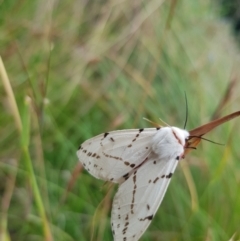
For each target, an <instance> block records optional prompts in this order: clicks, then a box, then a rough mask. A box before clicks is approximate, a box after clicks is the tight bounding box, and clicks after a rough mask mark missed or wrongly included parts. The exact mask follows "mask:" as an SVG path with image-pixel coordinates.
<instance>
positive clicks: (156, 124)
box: [143, 117, 161, 127]
mask: <svg viewBox="0 0 240 241" xmlns="http://www.w3.org/2000/svg"><path fill="white" fill-rule="evenodd" d="M143 119H144V120H145V121H148V122H150V123H151V124H153V125H154V126H156V127H161V126H160V125H159V124H158V123H156V122H153V121H151V120H149V119H148V118H145V117H143Z"/></svg>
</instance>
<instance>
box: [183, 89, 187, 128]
mask: <svg viewBox="0 0 240 241" xmlns="http://www.w3.org/2000/svg"><path fill="white" fill-rule="evenodd" d="M184 95H185V103H186V116H185V123H184V126H183V129H184V130H185V128H186V125H187V120H188V102H187V94H186V92H185V91H184Z"/></svg>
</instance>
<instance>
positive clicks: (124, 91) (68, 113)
mask: <svg viewBox="0 0 240 241" xmlns="http://www.w3.org/2000/svg"><path fill="white" fill-rule="evenodd" d="M218 10H219V9H218V7H217V5H214V4H213V2H212V1H191V0H183V1H177V0H171V1H163V0H152V1H113V0H107V1H77V0H72V1H53V0H50V1H40V0H32V1H22V0H19V1H13V0H8V1H1V2H0V25H1V28H0V50H1V57H2V61H3V64H4V66H5V69H4V66H3V65H2V64H1V68H0V76H1V77H0V79H1V82H0V83H1V84H0V92H1V95H0V100H1V105H0V113H1V115H0V124H1V125H0V136H1V138H0V156H1V157H0V195H1V217H0V218H1V219H0V225H1V226H0V237H1V238H0V240H4V241H8V240H11V241H14V240H17V241H40V240H46V241H53V240H55V241H73V240H81V241H88V240H94V241H96V240H97V241H101V240H104V241H108V240H112V233H111V229H110V210H111V202H112V198H113V195H114V193H115V191H116V188H117V187H116V186H114V187H113V186H109V185H104V182H102V181H100V180H96V179H95V178H93V177H92V176H90V175H89V174H88V173H87V172H86V171H83V170H82V169H81V168H80V167H79V164H78V160H77V157H76V150H77V148H78V146H79V144H81V143H82V142H83V141H84V140H86V139H88V138H90V137H92V136H94V135H97V134H99V133H102V132H105V131H111V130H115V129H123V128H140V127H150V126H151V123H148V122H146V121H145V120H143V117H146V118H148V119H151V120H152V121H154V122H159V120H158V117H161V118H162V119H163V120H164V121H166V122H167V123H168V124H169V125H175V126H179V127H182V126H183V124H184V118H185V110H186V107H185V101H184V92H186V94H187V97H188V102H189V116H188V117H189V121H188V124H187V129H193V128H194V127H197V126H199V125H201V124H204V123H206V122H208V121H209V120H210V119H211V118H212V116H213V114H214V113H215V116H219V115H220V116H223V115H225V114H228V113H231V112H233V111H236V110H239V109H240V107H239V104H238V103H239V96H238V93H239V91H240V86H239V84H238V82H237V80H238V78H239V58H238V50H237V49H236V47H235V44H234V41H233V40H232V38H231V36H230V30H229V29H230V28H229V26H228V24H227V23H226V22H223V21H221V20H220V19H219V17H218V13H219V11H218ZM4 70H6V72H7V75H8V78H7V76H6V75H4ZM228 88H229V90H228V92H226V91H227V89H228ZM11 90H12V91H13V92H11ZM11 93H12V94H11ZM15 101H16V105H15ZM239 123H240V120H239V119H236V120H234V121H232V122H229V123H227V124H225V125H223V126H222V127H220V128H218V129H216V130H214V131H213V132H212V133H210V134H209V135H208V136H207V137H208V138H209V139H211V140H214V141H217V142H220V143H226V145H225V146H217V145H214V144H212V143H208V142H203V143H201V145H200V146H199V148H198V150H197V151H193V152H191V153H190V154H189V155H188V156H187V157H186V158H185V160H183V161H182V162H181V165H179V167H178V168H177V170H176V172H175V175H174V176H173V178H172V181H171V184H170V186H169V189H168V191H167V194H166V196H165V198H164V201H163V203H162V205H161V207H160V209H159V210H158V212H157V214H156V216H155V218H154V220H153V222H152V224H151V226H150V227H149V228H148V230H147V232H146V233H145V234H144V236H143V237H142V239H141V240H142V241H150V240H151V241H154V240H184V241H188V240H189V241H190V240H239V239H240V234H239V232H240V226H239V213H240V190H239V189H240V162H239V159H240V153H239V134H238V133H240V125H239Z"/></svg>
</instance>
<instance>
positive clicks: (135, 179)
mask: <svg viewBox="0 0 240 241" xmlns="http://www.w3.org/2000/svg"><path fill="white" fill-rule="evenodd" d="M157 158H158V156H157V155H156V154H154V153H151V155H150V156H149V159H148V161H147V162H145V163H144V164H143V165H142V166H141V167H140V168H139V169H137V170H136V171H134V173H133V174H132V175H131V176H130V177H129V179H128V180H126V181H125V182H124V183H122V184H121V185H120V187H119V189H118V192H117V193H116V195H115V197H114V201H113V207H112V217H111V223H112V230H113V235H114V241H120V240H121V241H122V240H124V241H137V240H139V238H140V237H141V235H142V234H143V233H144V231H145V230H146V229H147V227H148V226H149V224H150V223H151V220H152V219H153V217H154V215H155V213H156V212H157V209H158V207H159V206H160V204H161V202H162V200H163V197H164V195H165V192H166V190H167V187H168V185H169V182H170V179H171V176H172V174H173V172H174V170H175V168H176V166H177V164H178V161H177V160H175V159H171V160H158V159H157Z"/></svg>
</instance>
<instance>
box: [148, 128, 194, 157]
mask: <svg viewBox="0 0 240 241" xmlns="http://www.w3.org/2000/svg"><path fill="white" fill-rule="evenodd" d="M188 137H189V133H188V131H186V130H183V129H180V128H178V127H174V126H173V127H162V128H161V129H160V130H159V131H158V132H157V133H156V134H155V135H154V137H153V139H152V150H153V151H154V152H155V153H156V154H157V155H158V157H159V158H160V159H172V158H176V157H181V156H182V154H183V152H184V145H185V142H186V139H187V138H188Z"/></svg>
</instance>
